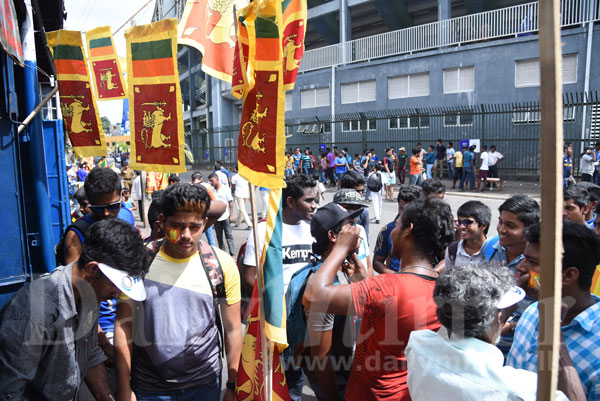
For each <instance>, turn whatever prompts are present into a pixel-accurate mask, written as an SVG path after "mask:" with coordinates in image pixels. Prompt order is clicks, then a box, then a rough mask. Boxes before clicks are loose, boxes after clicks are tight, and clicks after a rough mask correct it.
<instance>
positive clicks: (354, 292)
mask: <svg viewBox="0 0 600 401" xmlns="http://www.w3.org/2000/svg"><path fill="white" fill-rule="evenodd" d="M452 220H453V219H452V212H451V210H450V206H449V205H448V204H446V203H444V202H443V201H441V200H439V199H436V198H431V199H427V200H425V201H416V202H413V203H411V204H410V205H408V206H407V207H406V208H405V209H404V212H403V213H402V217H401V218H399V219H398V224H397V227H396V229H394V231H393V232H392V237H393V244H394V246H393V251H392V252H393V254H394V256H395V257H396V258H401V260H402V263H401V269H400V271H401V272H402V274H389V275H388V274H381V275H379V276H376V277H369V278H367V279H365V280H362V281H359V282H357V283H353V284H349V285H343V284H340V285H334V284H333V283H334V278H335V275H336V272H337V270H338V267H339V265H341V264H342V263H343V262H344V259H345V258H346V255H348V253H349V251H351V250H353V249H356V248H357V246H358V242H359V241H358V240H359V229H358V228H357V227H353V226H350V225H347V226H345V227H344V228H342V230H341V231H340V234H339V236H338V237H337V240H336V243H335V246H334V247H333V250H332V252H331V253H330V254H329V257H328V258H327V260H325V262H324V263H323V265H321V267H320V268H319V270H318V271H317V272H316V273H315V274H314V276H313V278H312V279H311V281H310V283H309V284H308V285H307V287H306V291H305V292H304V297H303V303H304V306H306V307H307V308H309V309H310V310H311V311H314V312H321V313H334V314H340V315H348V316H357V317H358V318H361V319H362V322H361V326H360V334H359V338H358V340H357V343H356V344H357V345H356V353H355V357H354V361H353V364H352V371H351V373H350V378H349V380H348V385H347V387H346V394H345V395H346V399H347V400H348V401H354V400H357V401H358V400H360V401H363V400H374V399H395V400H410V394H409V392H408V386H407V383H406V378H407V371H406V357H405V355H404V349H405V346H406V343H407V342H408V337H409V336H410V333H411V332H412V331H414V330H422V329H432V330H437V329H438V328H439V327H440V323H439V322H438V320H437V316H436V309H437V308H436V305H435V303H434V300H433V288H434V286H435V280H436V279H437V278H438V276H439V273H438V272H437V271H435V270H434V269H433V263H434V262H435V260H436V258H437V256H438V255H440V254H441V253H442V252H443V250H444V249H445V248H446V246H448V244H449V243H450V241H452V238H453V237H454V224H453V221H452ZM374 361H377V363H373V362H374ZM374 365H375V366H374Z"/></svg>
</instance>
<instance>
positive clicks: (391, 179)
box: [386, 172, 396, 185]
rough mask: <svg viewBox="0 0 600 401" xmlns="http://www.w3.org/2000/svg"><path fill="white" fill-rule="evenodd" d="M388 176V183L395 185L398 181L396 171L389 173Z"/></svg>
mask: <svg viewBox="0 0 600 401" xmlns="http://www.w3.org/2000/svg"><path fill="white" fill-rule="evenodd" d="M386 175H387V178H388V185H393V184H395V183H396V173H395V172H391V173H389V174H387V173H386Z"/></svg>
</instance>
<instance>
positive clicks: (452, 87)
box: [444, 66, 475, 93]
mask: <svg viewBox="0 0 600 401" xmlns="http://www.w3.org/2000/svg"><path fill="white" fill-rule="evenodd" d="M473 90H475V69H474V68H473V66H471V67H458V68H448V69H445V70H444V93H460V92H473Z"/></svg>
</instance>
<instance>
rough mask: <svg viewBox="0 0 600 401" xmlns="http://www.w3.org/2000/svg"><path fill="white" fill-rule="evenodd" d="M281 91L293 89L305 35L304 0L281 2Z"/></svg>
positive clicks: (284, 0)
mask: <svg viewBox="0 0 600 401" xmlns="http://www.w3.org/2000/svg"><path fill="white" fill-rule="evenodd" d="M281 7H282V12H283V37H282V47H283V89H285V90H291V89H294V83H296V75H298V68H299V67H300V60H302V56H303V55H304V36H305V35H306V13H307V11H306V0H283V1H282V2H281Z"/></svg>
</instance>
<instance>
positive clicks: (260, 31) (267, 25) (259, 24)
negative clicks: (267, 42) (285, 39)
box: [255, 17, 279, 38]
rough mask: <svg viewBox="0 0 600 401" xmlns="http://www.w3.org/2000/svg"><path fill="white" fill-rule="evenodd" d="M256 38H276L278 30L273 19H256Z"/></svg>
mask: <svg viewBox="0 0 600 401" xmlns="http://www.w3.org/2000/svg"><path fill="white" fill-rule="evenodd" d="M255 24H256V25H255V26H256V37H257V38H278V37H279V29H278V28H277V24H276V22H275V17H273V18H261V17H256V23H255Z"/></svg>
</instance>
